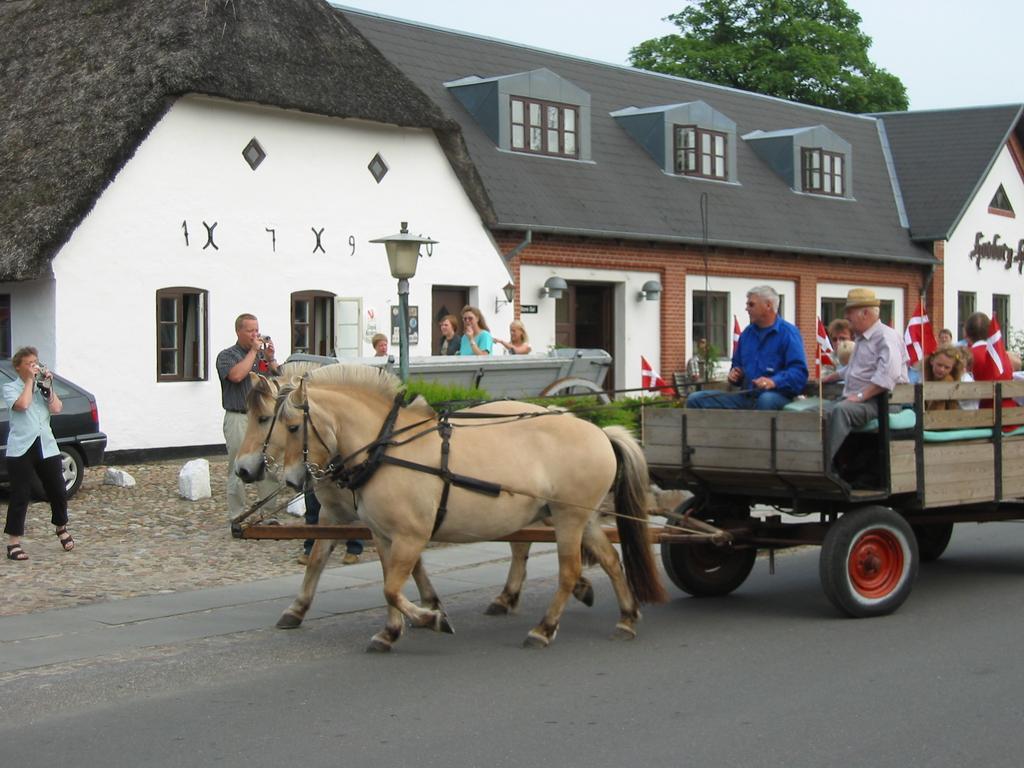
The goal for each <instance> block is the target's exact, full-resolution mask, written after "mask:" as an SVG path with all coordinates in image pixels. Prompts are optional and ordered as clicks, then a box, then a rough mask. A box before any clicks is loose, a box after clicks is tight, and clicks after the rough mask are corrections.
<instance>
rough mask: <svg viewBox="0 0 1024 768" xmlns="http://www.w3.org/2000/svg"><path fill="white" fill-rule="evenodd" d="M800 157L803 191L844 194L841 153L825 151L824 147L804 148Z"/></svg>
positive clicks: (820, 193)
mask: <svg viewBox="0 0 1024 768" xmlns="http://www.w3.org/2000/svg"><path fill="white" fill-rule="evenodd" d="M801 159H802V162H801V173H802V178H803V184H804V192H813V193H816V194H819V195H836V196H838V197H842V196H843V195H844V194H845V192H844V189H845V184H844V183H843V166H844V162H843V156H842V155H841V154H839V153H838V152H826V151H825V150H824V149H804V150H802V151H801Z"/></svg>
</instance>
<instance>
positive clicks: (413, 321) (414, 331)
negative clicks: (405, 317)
mask: <svg viewBox="0 0 1024 768" xmlns="http://www.w3.org/2000/svg"><path fill="white" fill-rule="evenodd" d="M399 309H400V308H399V307H398V306H393V307H391V345H392V346H394V345H396V344H398V343H399V341H400V339H399V338H398V330H399V327H400V326H401V323H400V322H399V318H398V315H399ZM419 343H420V308H419V307H418V306H417V307H409V346H410V347H411V346H412V345H413V344H419Z"/></svg>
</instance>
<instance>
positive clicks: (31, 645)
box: [0, 542, 558, 673]
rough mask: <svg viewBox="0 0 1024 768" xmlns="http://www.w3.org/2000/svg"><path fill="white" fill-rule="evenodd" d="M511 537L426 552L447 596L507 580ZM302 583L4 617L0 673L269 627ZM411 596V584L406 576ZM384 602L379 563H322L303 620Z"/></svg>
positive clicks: (534, 559) (550, 564)
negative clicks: (328, 565)
mask: <svg viewBox="0 0 1024 768" xmlns="http://www.w3.org/2000/svg"><path fill="white" fill-rule="evenodd" d="M509 559H510V555H509V548H508V544H505V543H501V542H482V543H478V544H460V545H457V546H448V547H438V548H436V549H429V550H427V551H426V552H424V553H423V561H424V564H425V566H426V568H427V572H428V573H429V574H430V578H431V581H432V582H433V583H434V586H435V587H436V588H437V590H438V593H439V594H441V595H443V596H450V595H455V594H459V593H461V592H469V591H473V590H477V589H484V588H494V587H500V586H502V585H503V584H504V583H505V576H506V574H507V573H508V563H509ZM557 572H558V562H557V558H556V556H555V545H554V544H534V545H533V548H532V549H531V551H530V571H529V576H530V578H531V579H534V578H544V577H546V576H552V575H554V574H556V573H557ZM301 583H302V573H297V574H295V575H294V576H285V577H280V578H274V579H265V580H261V581H254V582H250V583H247V584H236V585H233V586H228V587H216V588H212V589H204V590H198V591H194V592H174V593H170V594H164V595H149V596H146V597H134V598H128V599H125V600H114V601H109V602H104V603H96V604H95V605H88V606H81V607H76V608H65V609H60V610H53V611H45V612H41V613H30V614H21V615H16V616H6V617H2V618H0V673H4V672H17V671H21V670H26V669H32V668H35V667H44V666H48V665H51V664H59V663H65V662H70V661H76V660H83V659H90V658H95V657H99V656H106V655H109V654H112V653H117V652H121V651H127V650H131V649H136V648H144V647H147V646H158V645H166V644H169V643H180V642H186V641H189V640H197V639H200V638H206V637H214V636H217V635H227V634H231V633H233V632H244V631H248V630H257V629H267V628H269V627H273V626H274V623H275V622H276V621H277V618H278V616H279V615H280V614H281V612H282V611H284V609H285V608H287V607H288V605H289V604H290V603H291V601H292V599H293V598H294V597H295V594H296V593H297V592H298V590H299V585H300V584H301ZM407 593H408V594H409V597H410V598H412V599H415V597H416V593H415V586H414V585H413V584H412V582H411V581H410V582H409V585H408V586H407ZM383 606H384V596H383V593H382V591H381V570H380V564H379V563H378V562H367V563H359V564H356V565H350V566H345V567H339V568H328V569H327V570H325V571H324V573H323V576H322V578H321V579H320V586H319V588H318V589H317V593H316V598H315V599H314V601H313V607H312V608H311V609H310V611H309V613H308V614H307V616H306V620H307V621H309V620H312V619H317V618H322V617H324V616H337V615H340V614H345V613H352V612H354V611H364V610H367V609H369V608H379V607H383Z"/></svg>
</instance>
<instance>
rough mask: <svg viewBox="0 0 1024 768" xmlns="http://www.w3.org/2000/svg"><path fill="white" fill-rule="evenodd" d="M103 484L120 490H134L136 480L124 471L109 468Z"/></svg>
mask: <svg viewBox="0 0 1024 768" xmlns="http://www.w3.org/2000/svg"><path fill="white" fill-rule="evenodd" d="M103 484H104V485H116V486H117V487H118V488H134V487H135V478H134V477H132V476H131V475H129V474H128V473H127V472H125V471H124V470H123V469H115V468H114V467H107V472H106V474H104V475H103Z"/></svg>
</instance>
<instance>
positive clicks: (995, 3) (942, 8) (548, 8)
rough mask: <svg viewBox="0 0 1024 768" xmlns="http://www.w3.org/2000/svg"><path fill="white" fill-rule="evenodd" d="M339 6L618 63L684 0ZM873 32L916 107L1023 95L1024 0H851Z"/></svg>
mask: <svg viewBox="0 0 1024 768" xmlns="http://www.w3.org/2000/svg"><path fill="white" fill-rule="evenodd" d="M333 2H335V4H337V5H343V6H349V7H353V8H359V9H361V10H364V11H369V12H372V13H380V14H383V15H386V16H394V17H397V18H401V19H409V20H411V21H418V22H423V23H427V24H431V25H434V26H438V27H444V28H447V29H454V30H459V31H463V32H469V33H472V34H476V35H484V36H487V37H493V38H497V39H500V40H507V41H510V42H514V43H522V44H524V45H529V46H532V47H536V48H546V49H548V50H552V51H557V52H559V53H566V54H570V55H573V56H582V57H585V58H589V59H597V60H599V61H607V62H611V63H613V64H628V57H629V50H630V48H632V47H633V46H634V45H636V44H637V43H640V42H642V41H644V40H648V39H650V38H653V37H661V36H663V35H666V34H672V33H673V32H675V31H676V27H675V26H674V25H673V24H672V23H671V22H667V21H664V20H663V19H664V18H665V17H666V16H668V15H669V14H670V13H675V12H677V11H679V10H681V9H682V8H683V7H684V6H685V0H625V2H623V1H621V0H620V1H619V2H609V0H561V2H555V1H553V0H515V2H510V3H496V2H493V1H492V2H481V0H345V1H344V2H342V1H341V0H333ZM847 5H849V6H850V7H851V8H853V9H854V10H856V11H857V12H858V13H859V14H860V15H861V18H862V22H861V29H862V30H863V31H864V32H865V33H867V34H868V36H870V37H871V38H872V40H873V44H872V46H871V48H870V50H869V56H870V57H871V60H872V61H873V62H874V63H875V64H876V65H877V66H879V67H882V68H883V69H886V70H888V71H889V72H891V73H892V74H894V75H896V76H897V77H899V78H900V79H901V80H902V81H903V84H904V85H905V86H906V88H907V94H908V96H909V97H910V108H911V109H943V108H947V107H969V106H977V105H982V104H1009V103H1022V102H1024V77H1021V74H1020V73H1021V71H1022V70H1024V66H1022V57H1021V53H1020V50H1021V49H1020V48H1019V42H1018V41H1019V36H1020V33H1021V30H1022V29H1024V3H1022V2H1020V1H1019V0H966V1H965V0H847Z"/></svg>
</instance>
